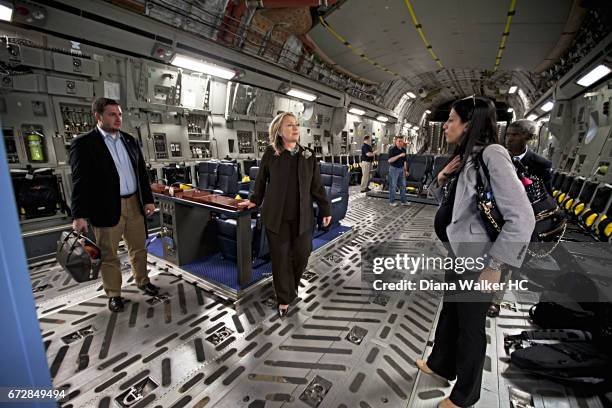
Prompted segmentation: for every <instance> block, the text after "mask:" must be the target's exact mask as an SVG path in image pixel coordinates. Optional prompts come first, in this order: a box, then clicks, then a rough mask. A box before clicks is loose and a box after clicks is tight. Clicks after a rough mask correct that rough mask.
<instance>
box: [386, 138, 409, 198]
mask: <svg viewBox="0 0 612 408" xmlns="http://www.w3.org/2000/svg"><path fill="white" fill-rule="evenodd" d="M407 174H408V162H407V161H406V149H405V148H404V137H403V136H395V140H394V146H393V147H391V148H390V149H389V203H390V204H391V205H392V206H393V207H395V206H397V203H396V202H395V189H396V188H397V187H399V190H400V201H401V202H402V204H403V205H406V204H408V201H406V175H407Z"/></svg>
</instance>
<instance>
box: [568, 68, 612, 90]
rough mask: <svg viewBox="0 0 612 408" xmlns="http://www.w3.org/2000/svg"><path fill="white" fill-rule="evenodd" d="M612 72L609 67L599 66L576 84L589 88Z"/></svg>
mask: <svg viewBox="0 0 612 408" xmlns="http://www.w3.org/2000/svg"><path fill="white" fill-rule="evenodd" d="M610 71H612V70H611V69H610V68H608V67H607V66H605V65H603V64H599V65H598V66H596V67H595V68H593V69H592V70H591V71H590V72H589V73H588V74H586V75H585V76H583V77H582V78H580V79H579V80H578V81H576V83H577V84H578V85H581V86H589V85H591V84H594V83H595V82H597V81H599V80H600V79H601V78H603V77H605V76H606V75H608V74H609V73H610Z"/></svg>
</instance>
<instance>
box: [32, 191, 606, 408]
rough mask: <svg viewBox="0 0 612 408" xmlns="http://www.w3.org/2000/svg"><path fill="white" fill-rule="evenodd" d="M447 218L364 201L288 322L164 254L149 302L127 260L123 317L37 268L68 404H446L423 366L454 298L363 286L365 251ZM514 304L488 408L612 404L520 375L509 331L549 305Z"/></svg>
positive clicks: (96, 290)
mask: <svg viewBox="0 0 612 408" xmlns="http://www.w3.org/2000/svg"><path fill="white" fill-rule="evenodd" d="M435 210H436V208H435V207H434V206H428V205H424V204H415V203H413V204H411V205H409V206H407V207H402V206H399V207H390V206H389V205H388V203H387V202H386V200H380V199H376V198H368V197H365V195H364V194H356V195H352V196H351V197H350V205H349V213H348V215H347V217H346V219H345V220H343V224H346V225H350V226H352V227H353V228H352V230H351V232H349V233H347V234H345V235H343V236H341V237H340V238H339V239H338V240H336V241H333V242H332V243H330V244H328V245H326V246H324V247H322V248H320V249H319V250H318V251H316V252H315V253H313V255H312V256H311V259H310V263H309V265H308V269H307V272H306V273H305V275H304V278H303V280H302V287H301V288H300V293H299V298H298V300H297V302H296V303H295V304H294V306H293V307H292V308H291V311H290V313H289V316H288V317H286V318H284V319H282V320H281V319H279V318H278V317H277V315H276V311H275V308H274V301H273V299H272V295H273V291H272V288H271V286H270V285H267V286H265V287H263V288H261V289H260V290H259V291H258V292H256V293H253V294H250V295H248V297H247V298H246V299H243V300H241V301H240V303H239V304H230V303H226V302H225V301H224V300H222V299H220V298H216V297H215V296H213V295H211V294H209V293H208V292H205V291H204V290H202V289H201V288H198V287H196V286H194V285H192V284H190V283H187V282H186V281H184V280H183V279H181V273H182V272H181V270H180V269H177V268H173V267H172V266H169V265H166V264H165V262H163V261H161V260H159V259H157V258H155V257H152V256H150V259H149V266H150V270H151V271H150V276H151V277H152V281H153V282H154V283H155V284H156V285H158V286H160V287H161V288H162V292H163V293H164V294H165V295H166V296H164V297H163V298H155V299H151V298H148V297H146V296H144V295H142V294H140V293H139V292H138V290H136V288H135V286H134V285H133V284H132V281H131V279H130V278H129V267H127V265H126V264H124V265H125V270H124V282H125V287H124V289H123V292H124V296H125V297H126V298H127V299H129V303H127V304H126V310H125V311H124V312H123V313H118V314H117V313H115V314H113V313H110V312H109V310H108V308H107V305H106V303H107V298H106V297H105V296H104V293H103V291H102V290H101V285H100V283H99V282H96V283H95V284H91V283H90V284H75V282H74V281H71V280H70V279H68V278H67V275H66V274H65V273H64V272H63V271H61V269H60V268H59V267H58V266H57V265H56V264H55V263H41V264H38V265H36V266H32V267H31V276H32V286H33V288H34V295H35V297H36V302H37V310H38V315H39V321H40V326H41V330H42V335H43V340H44V346H45V350H46V353H47V358H48V362H49V367H50V370H51V375H52V377H53V383H54V385H55V386H56V387H57V388H64V389H66V390H67V392H68V396H67V397H66V398H65V399H64V401H62V404H63V406H64V407H120V406H122V405H121V404H120V403H121V402H122V401H123V402H130V399H131V400H132V402H134V401H133V399H134V389H136V388H137V389H142V390H143V392H142V394H143V397H142V398H141V399H140V400H139V401H136V403H135V404H133V405H131V406H132V407H145V406H147V407H163V408H178V407H198V408H200V407H249V408H257V407H281V406H282V407H285V406H286V407H290V406H295V407H308V406H310V407H317V406H318V407H333V408H353V407H360V408H367V407H372V408H374V407H393V408H395V407H435V406H436V405H437V403H439V401H440V400H441V399H442V398H443V397H444V395H447V394H448V393H449V392H450V389H451V385H450V384H448V383H446V382H444V383H441V382H439V381H438V380H436V379H435V378H434V377H430V376H422V375H420V374H419V373H418V372H417V370H416V368H415V366H414V360H415V359H417V358H422V357H423V356H426V355H427V354H428V352H429V349H430V346H431V344H432V340H433V330H434V328H435V323H436V319H437V316H438V313H439V307H440V302H441V293H440V292H434V291H431V292H423V293H408V294H407V293H398V294H394V295H391V296H376V294H375V293H373V292H372V291H370V290H363V289H362V282H361V274H360V265H361V261H360V252H359V251H360V247H361V245H363V244H364V243H367V242H389V245H392V246H393V249H395V248H397V249H398V250H399V251H409V250H410V248H412V247H414V245H415V244H417V243H421V242H424V241H433V240H435V236H434V235H433V232H432V231H433V228H432V222H433V217H434V214H435ZM122 259H123V260H124V261H125V260H126V255H125V254H124V255H123V258H122ZM44 285H49V286H44ZM507 296H508V297H507V300H508V306H509V308H504V309H502V313H501V316H500V317H499V318H497V319H488V320H487V327H486V333H487V340H488V347H487V358H486V363H485V369H484V376H483V385H482V398H481V400H480V401H479V403H478V404H477V405H476V406H477V407H487V408H491V407H500V408H506V407H510V406H525V407H526V406H528V405H517V404H515V405H511V402H510V393H514V394H518V393H519V392H523V393H524V395H523V397H524V398H526V400H527V401H528V400H530V399H531V401H529V402H531V405H532V406H533V407H597V406H601V405H600V402H599V399H597V398H596V397H592V398H586V397H580V396H577V395H574V394H573V393H572V392H571V390H570V389H568V388H566V387H564V386H562V385H558V384H554V383H552V382H550V381H546V380H542V379H540V378H537V377H535V376H532V375H528V374H525V373H523V372H521V371H519V370H517V369H516V368H514V367H511V366H509V364H508V360H509V359H508V358H507V356H506V355H505V352H504V350H503V334H504V333H507V332H512V333H516V332H520V331H521V330H524V329H529V328H530V327H531V325H530V324H529V322H528V320H527V318H526V317H527V311H528V309H529V306H530V305H531V304H533V303H534V302H535V299H515V298H513V297H514V296H515V295H514V294H512V293H509V294H508V295H507ZM512 309H515V310H512Z"/></svg>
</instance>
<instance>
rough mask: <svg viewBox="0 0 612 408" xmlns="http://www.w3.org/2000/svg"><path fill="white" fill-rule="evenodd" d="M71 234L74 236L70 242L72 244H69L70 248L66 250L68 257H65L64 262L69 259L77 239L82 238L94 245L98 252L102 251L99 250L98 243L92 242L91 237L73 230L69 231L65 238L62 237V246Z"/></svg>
mask: <svg viewBox="0 0 612 408" xmlns="http://www.w3.org/2000/svg"><path fill="white" fill-rule="evenodd" d="M73 235H75V236H76V238H75V240H74V242H73V243H72V245H71V246H70V250H69V251H68V257H66V263H68V261H69V260H70V257H71V256H72V250H73V249H74V247H75V246H76V245H77V243H78V242H79V239H81V238H83V239H84V240H85V241H87V243H89V244H90V245H92V246H94V247H95V248H96V249H97V250H98V252H100V253H101V252H102V251H101V250H100V247H99V246H98V245H96V243H95V242H93V241H92V240H91V239H89V238H88V237H87V236H85V235H83V234H81V233H80V232H76V231H75V230H72V231H70V233H69V234H68V235H67V236H66V238H64V241H63V243H62V248H63V247H64V245H65V244H66V241H68V239H69V238H70V237H72V236H73Z"/></svg>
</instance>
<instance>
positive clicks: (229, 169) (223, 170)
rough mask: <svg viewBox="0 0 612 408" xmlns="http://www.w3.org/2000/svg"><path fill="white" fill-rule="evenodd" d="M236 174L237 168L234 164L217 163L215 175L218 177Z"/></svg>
mask: <svg viewBox="0 0 612 408" xmlns="http://www.w3.org/2000/svg"><path fill="white" fill-rule="evenodd" d="M237 172H238V166H237V165H236V163H231V162H221V163H219V168H218V169H217V173H218V174H219V175H220V176H231V175H233V174H235V173H237Z"/></svg>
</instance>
